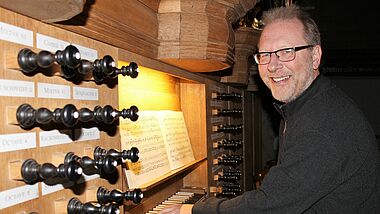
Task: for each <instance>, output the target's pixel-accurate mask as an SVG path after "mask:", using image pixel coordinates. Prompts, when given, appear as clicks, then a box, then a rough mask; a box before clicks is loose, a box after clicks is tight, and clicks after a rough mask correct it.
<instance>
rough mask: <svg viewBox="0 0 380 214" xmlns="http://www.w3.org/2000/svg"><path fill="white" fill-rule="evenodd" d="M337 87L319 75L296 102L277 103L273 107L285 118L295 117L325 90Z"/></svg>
mask: <svg viewBox="0 0 380 214" xmlns="http://www.w3.org/2000/svg"><path fill="white" fill-rule="evenodd" d="M332 87H335V85H334V84H333V83H332V82H331V81H330V80H329V79H328V78H327V77H325V76H323V75H322V74H319V75H318V76H317V78H315V80H314V81H313V82H312V83H311V85H310V86H309V87H308V88H307V89H306V90H305V91H304V92H303V93H302V94H301V95H300V96H299V97H297V98H296V99H295V100H293V101H291V102H289V103H280V102H275V103H274V104H273V105H274V107H275V108H276V110H277V111H278V112H279V113H280V114H281V116H282V117H283V118H286V117H288V116H289V115H293V114H294V113H295V112H297V111H299V110H300V109H301V108H302V107H303V106H304V105H305V103H306V102H308V101H309V100H312V99H313V98H314V97H316V96H318V95H319V94H321V93H322V92H323V91H324V90H327V89H330V88H332Z"/></svg>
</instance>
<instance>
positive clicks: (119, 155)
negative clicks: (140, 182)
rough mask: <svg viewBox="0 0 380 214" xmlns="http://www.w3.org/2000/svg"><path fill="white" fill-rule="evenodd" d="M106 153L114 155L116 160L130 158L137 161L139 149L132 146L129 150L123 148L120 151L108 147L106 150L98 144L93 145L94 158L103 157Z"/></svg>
mask: <svg viewBox="0 0 380 214" xmlns="http://www.w3.org/2000/svg"><path fill="white" fill-rule="evenodd" d="M106 155H110V156H112V157H114V158H115V159H116V160H119V159H123V160H127V159H129V160H131V162H137V161H138V160H139V150H138V148H136V147H132V148H131V149H130V150H123V151H121V152H119V151H117V150H116V149H109V150H108V151H107V150H105V149H103V148H101V147H100V146H97V147H95V149H94V158H95V159H98V158H101V157H104V156H106Z"/></svg>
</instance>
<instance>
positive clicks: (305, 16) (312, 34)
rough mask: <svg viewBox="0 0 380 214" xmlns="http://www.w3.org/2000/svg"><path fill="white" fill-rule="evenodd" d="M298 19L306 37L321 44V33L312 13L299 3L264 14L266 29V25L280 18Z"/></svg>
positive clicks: (310, 41)
mask: <svg viewBox="0 0 380 214" xmlns="http://www.w3.org/2000/svg"><path fill="white" fill-rule="evenodd" d="M287 19H298V20H299V21H300V22H301V23H302V25H303V28H304V38H305V40H306V41H307V42H308V43H309V44H311V45H321V34H320V32H319V29H318V26H317V24H316V23H315V21H314V20H313V19H312V18H311V16H310V14H309V13H307V12H306V11H304V10H302V9H301V8H300V7H298V6H297V5H294V4H292V5H289V6H287V7H276V8H273V9H271V10H268V11H265V12H264V14H263V19H262V21H263V23H264V29H265V26H266V25H269V24H270V23H272V22H275V21H279V20H287Z"/></svg>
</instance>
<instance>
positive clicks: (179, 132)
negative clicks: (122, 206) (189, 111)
mask: <svg viewBox="0 0 380 214" xmlns="http://www.w3.org/2000/svg"><path fill="white" fill-rule="evenodd" d="M120 135H121V142H122V149H123V150H124V149H126V150H128V149H130V148H131V147H137V148H138V149H139V161H138V162H136V163H131V162H127V164H128V169H127V170H126V176H127V181H128V185H129V188H138V187H140V186H141V185H143V184H145V183H148V182H151V181H152V180H154V179H157V178H158V177H160V176H162V175H164V174H165V173H168V172H170V171H171V170H174V169H177V168H180V167H182V166H184V165H186V164H188V163H190V162H191V161H194V160H195V158H194V154H193V150H192V147H191V144H190V140H189V136H188V133H187V129H186V125H185V120H184V117H183V114H182V112H178V111H140V112H139V118H138V120H137V121H135V122H132V121H130V120H129V119H121V120H120Z"/></svg>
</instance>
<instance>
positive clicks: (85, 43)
mask: <svg viewBox="0 0 380 214" xmlns="http://www.w3.org/2000/svg"><path fill="white" fill-rule="evenodd" d="M0 14H1V15H0V21H1V22H3V23H7V24H10V25H12V26H14V27H21V28H24V29H28V30H31V31H32V32H33V34H32V37H33V45H32V47H29V46H25V45H20V44H16V43H13V42H8V41H5V40H2V41H0V48H1V49H2V50H3V51H1V52H0V79H1V80H2V81H3V80H7V81H8V80H13V81H26V82H30V83H32V88H34V90H35V93H34V94H33V95H32V97H23V96H21V97H17V96H14V95H13V94H9V95H8V96H4V95H3V96H2V97H1V99H0V111H2V112H7V113H5V114H1V115H0V136H1V137H5V136H6V135H9V134H25V133H35V136H36V137H35V139H30V138H29V139H28V140H34V141H35V142H36V145H35V148H30V149H23V148H19V149H17V150H15V151H5V152H1V153H0V161H2V163H5V164H4V167H3V168H2V170H1V172H2V175H7V176H2V177H1V178H0V192H1V193H4V192H5V191H8V190H12V189H13V188H16V187H25V186H29V185H26V184H25V182H24V181H20V180H16V179H15V178H16V177H17V176H18V177H20V176H19V175H17V173H20V169H18V170H17V167H19V165H18V166H17V162H23V161H24V160H26V159H28V158H33V159H35V160H36V161H37V162H38V163H40V164H42V163H53V164H54V165H55V166H58V165H59V164H60V163H63V161H64V156H65V154H67V153H68V152H74V153H75V154H76V155H78V156H79V157H82V156H84V155H89V154H91V153H92V151H93V149H94V148H95V147H96V146H101V147H103V148H105V149H110V148H115V149H120V136H119V131H118V127H117V123H116V124H114V125H108V126H105V125H104V124H101V123H100V124H98V125H96V127H98V129H99V134H100V136H99V138H98V139H96V138H95V139H94V140H81V139H80V138H79V136H80V134H81V133H82V131H80V128H81V127H82V126H84V127H86V128H91V127H93V126H91V125H87V124H78V125H77V126H76V127H74V128H66V127H61V126H56V125H44V126H41V127H32V128H31V129H30V130H26V129H22V128H21V127H20V126H19V125H17V124H14V121H15V115H14V110H15V109H16V108H17V107H18V106H20V105H21V104H23V103H28V104H30V105H32V107H34V108H36V109H37V108H41V107H46V108H48V109H49V110H51V111H52V110H54V109H55V108H62V107H63V106H64V105H66V104H69V103H70V104H74V105H75V106H76V107H77V109H79V108H82V107H87V108H89V109H93V108H94V107H95V106H96V105H100V106H102V107H103V106H105V105H111V106H113V107H114V108H118V90H117V84H115V82H114V81H113V82H112V81H111V83H110V84H96V83H95V82H94V81H93V80H92V79H91V77H86V78H85V79H83V80H81V78H78V79H74V80H70V81H69V80H67V79H65V78H63V77H62V75H61V70H60V67H59V66H57V65H54V66H52V67H51V68H49V69H44V71H42V70H41V69H37V71H36V72H34V73H31V74H28V75H26V74H24V73H23V72H21V71H20V69H19V68H18V64H17V60H16V59H17V53H18V52H19V51H20V50H21V49H22V48H24V47H28V48H30V49H32V50H33V51H35V52H39V51H41V49H37V47H36V44H37V43H36V41H37V40H36V38H37V34H39V35H45V36H49V37H51V38H54V39H57V40H60V41H62V42H67V43H72V44H75V45H78V46H81V47H85V48H89V49H92V50H95V51H96V52H97V57H98V58H102V57H103V56H104V55H107V54H108V55H111V56H112V57H113V58H114V59H117V58H118V50H117V49H116V48H114V47H112V46H109V45H107V44H105V43H101V42H98V41H94V40H91V39H88V38H86V37H83V36H80V35H77V34H74V33H72V32H69V31H66V30H63V29H61V28H57V27H54V26H51V25H48V24H45V23H42V22H39V21H36V20H33V19H30V18H27V17H24V16H21V15H18V14H16V13H13V12H10V11H8V10H5V9H2V8H0ZM12 33H13V34H12ZM9 35H14V36H16V35H17V34H14V32H13V31H9ZM41 83H44V84H55V85H58V86H60V87H68V88H69V91H70V96H69V97H68V98H67V99H66V98H43V97H39V95H38V93H37V90H38V88H39V87H40V85H39V84H41ZM116 83H117V82H116ZM2 87H3V88H2V89H3V90H4V87H5V86H2ZM74 87H82V88H87V89H92V90H97V92H98V99H97V100H85V99H74V97H73V93H74V92H73V91H74ZM12 121H13V122H12ZM47 131H60V132H61V135H56V136H55V137H62V136H65V137H70V138H71V139H72V142H68V143H65V144H58V145H52V146H43V145H42V141H41V140H40V137H41V136H42V134H43V133H46V132H47ZM3 142H7V141H3ZM13 143H15V142H13ZM16 143H22V142H16ZM15 163H16V164H15ZM118 168H119V169H118V173H117V174H115V175H116V177H115V178H113V179H110V180H106V179H103V178H95V179H93V180H89V181H87V182H82V183H79V184H77V185H75V186H71V187H68V188H63V189H59V190H55V191H53V192H52V193H50V194H46V195H43V192H44V191H45V190H44V188H43V182H39V183H37V187H38V197H37V198H36V199H33V200H30V201H26V202H23V203H18V204H15V205H14V206H10V207H6V208H4V209H2V210H0V212H1V213H12V214H13V213H21V212H25V213H29V212H32V211H34V212H38V213H55V212H57V210H55V209H56V207H55V204H56V203H55V201H58V200H63V201H65V200H68V199H70V198H72V197H78V198H80V199H82V200H83V202H85V200H86V192H87V187H88V185H89V186H96V187H98V186H100V185H103V186H106V187H107V188H109V189H113V188H118V189H121V188H122V180H121V179H118V178H120V176H121V168H120V167H118ZM17 171H18V172H17ZM22 194H25V192H24V193H22ZM12 197H13V196H12ZM12 197H8V198H9V200H10V202H9V203H11V202H12V200H13V201H14V199H12Z"/></svg>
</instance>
